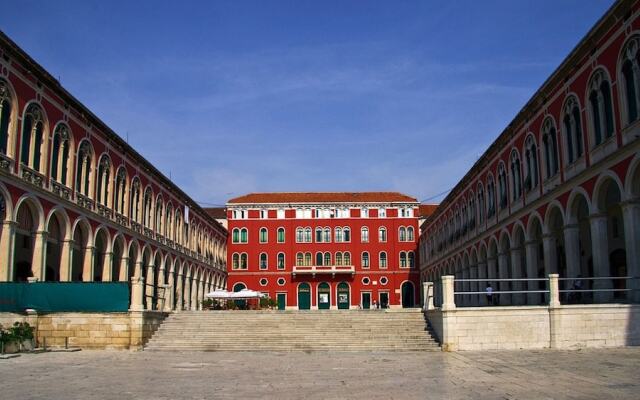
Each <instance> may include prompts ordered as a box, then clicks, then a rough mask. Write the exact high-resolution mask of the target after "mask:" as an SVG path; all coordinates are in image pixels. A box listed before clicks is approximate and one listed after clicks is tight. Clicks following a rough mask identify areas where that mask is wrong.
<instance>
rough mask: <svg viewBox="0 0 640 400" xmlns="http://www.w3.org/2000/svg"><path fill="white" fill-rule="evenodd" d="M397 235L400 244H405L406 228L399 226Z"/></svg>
mask: <svg viewBox="0 0 640 400" xmlns="http://www.w3.org/2000/svg"><path fill="white" fill-rule="evenodd" d="M398 230H399V233H398V236H399V240H400V241H401V242H406V241H407V228H405V227H404V226H401V227H400V229H398Z"/></svg>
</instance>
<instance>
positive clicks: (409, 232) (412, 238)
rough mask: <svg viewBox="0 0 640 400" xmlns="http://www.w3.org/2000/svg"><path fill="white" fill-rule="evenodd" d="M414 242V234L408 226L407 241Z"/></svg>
mask: <svg viewBox="0 0 640 400" xmlns="http://www.w3.org/2000/svg"><path fill="white" fill-rule="evenodd" d="M414 240H415V234H414V231H413V227H412V226H410V227H408V228H407V241H409V242H413V241H414Z"/></svg>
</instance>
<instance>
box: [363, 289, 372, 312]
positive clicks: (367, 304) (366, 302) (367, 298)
mask: <svg viewBox="0 0 640 400" xmlns="http://www.w3.org/2000/svg"><path fill="white" fill-rule="evenodd" d="M370 308H371V293H369V292H362V309H364V310H368V309H370Z"/></svg>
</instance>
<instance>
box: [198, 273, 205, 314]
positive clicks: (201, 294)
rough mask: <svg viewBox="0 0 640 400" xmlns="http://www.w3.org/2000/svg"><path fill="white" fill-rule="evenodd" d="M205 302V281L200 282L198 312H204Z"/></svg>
mask: <svg viewBox="0 0 640 400" xmlns="http://www.w3.org/2000/svg"><path fill="white" fill-rule="evenodd" d="M203 301H204V281H202V280H201V281H200V286H199V288H198V310H202V302H203Z"/></svg>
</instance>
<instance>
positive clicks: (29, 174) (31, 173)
mask: <svg viewBox="0 0 640 400" xmlns="http://www.w3.org/2000/svg"><path fill="white" fill-rule="evenodd" d="M20 171H21V172H20V176H21V177H22V179H23V180H25V181H27V182H29V183H30V184H32V185H35V186H38V187H44V183H45V182H46V181H47V178H46V177H45V176H44V175H42V174H41V173H40V172H38V171H36V170H34V169H31V168H29V167H27V166H26V165H24V164H22V165H20Z"/></svg>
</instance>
